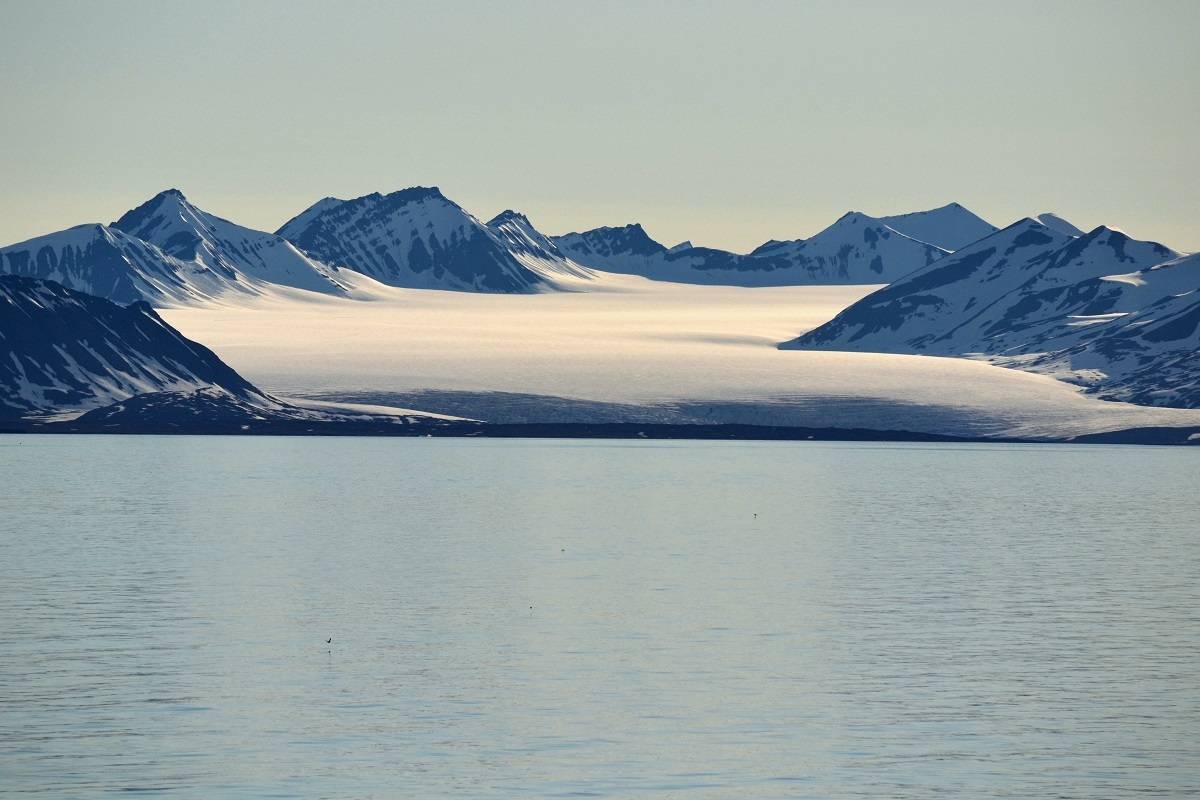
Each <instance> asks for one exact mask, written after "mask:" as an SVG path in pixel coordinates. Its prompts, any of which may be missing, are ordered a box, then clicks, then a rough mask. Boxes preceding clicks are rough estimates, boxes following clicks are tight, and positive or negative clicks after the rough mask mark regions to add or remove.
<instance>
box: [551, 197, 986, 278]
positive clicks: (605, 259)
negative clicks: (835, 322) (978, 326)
mask: <svg viewBox="0 0 1200 800" xmlns="http://www.w3.org/2000/svg"><path fill="white" fill-rule="evenodd" d="M922 214H931V215H933V216H932V217H930V218H928V219H925V218H920V217H921V215H922ZM906 216H908V217H912V218H913V225H914V226H915V227H922V228H926V229H928V230H930V231H931V232H935V233H936V232H938V231H936V230H935V228H939V227H940V233H939V235H940V236H942V237H943V238H946V237H949V238H952V239H954V241H957V238H955V235H956V234H957V235H958V236H960V237H961V236H965V235H967V234H966V233H965V231H967V230H968V229H969V228H970V227H971V224H972V223H971V220H972V219H974V220H978V222H979V223H981V224H982V226H986V228H987V229H988V230H989V232H990V230H992V228H991V226H990V225H988V224H987V223H986V222H983V221H982V220H979V219H978V217H975V216H974V215H973V214H971V212H969V211H967V210H966V209H964V208H962V207H961V206H955V207H954V208H951V206H947V207H946V208H945V209H938V210H936V211H933V212H920V213H919V214H913V215H906ZM918 218H920V219H918ZM981 229H982V228H981ZM553 241H554V243H555V244H557V245H558V247H559V248H560V249H561V250H562V251H563V252H564V253H566V254H567V255H568V256H570V257H571V258H572V259H574V260H575V261H578V262H579V263H581V264H586V265H587V266H589V267H593V268H595V269H601V270H606V271H608V272H622V273H628V274H633V275H643V276H645V277H647V278H653V279H655V280H662V281H678V282H681V283H710V284H724V285H733V286H790V285H801V284H830V283H839V284H853V283H887V282H888V281H891V280H894V279H896V278H898V277H900V276H901V275H905V274H907V273H909V272H912V271H913V270H914V269H917V268H919V267H923V266H925V265H926V264H929V263H931V262H933V261H935V260H937V259H939V258H941V257H942V256H944V255H946V253H947V252H948V250H947V249H944V248H941V247H937V246H934V245H932V244H929V243H927V242H925V241H920V240H918V239H916V238H914V237H912V236H909V235H907V234H904V233H901V232H900V231H899V230H896V229H895V228H892V227H891V226H889V225H887V224H885V223H884V222H883V220H881V219H877V218H875V217H869V216H867V215H866V214H861V213H858V212H851V213H849V214H846V215H845V216H843V217H842V218H841V219H839V220H838V221H837V222H835V223H834V224H833V225H831V226H830V227H828V228H826V229H825V230H823V231H821V232H820V233H818V234H817V235H815V236H813V237H811V238H809V239H796V240H793V241H776V240H772V241H770V242H767V243H766V244H764V245H762V246H761V247H758V248H757V249H755V250H754V251H753V252H752V253H750V254H749V255H740V254H737V253H730V252H728V251H725V250H717V249H714V248H709V247H694V246H692V244H691V242H682V243H680V244H678V245H676V246H674V247H671V248H667V247H666V246H664V245H663V244H661V243H659V242H656V241H655V240H654V239H651V238H650V236H649V235H648V234H647V233H646V231H645V229H643V228H642V226H641V225H637V224H633V225H625V226H623V227H618V228H609V227H605V228H595V229H593V230H589V231H583V232H579V233H567V234H563V235H562V236H555V237H553Z"/></svg>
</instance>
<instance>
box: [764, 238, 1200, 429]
mask: <svg viewBox="0 0 1200 800" xmlns="http://www.w3.org/2000/svg"><path fill="white" fill-rule="evenodd" d="M1076 231H1078V228H1075V227H1074V226H1072V225H1070V223H1068V222H1066V221H1065V220H1062V219H1060V218H1057V217H1054V216H1052V215H1041V216H1040V217H1039V218H1037V219H1032V218H1028V219H1024V220H1021V221H1019V222H1016V223H1014V224H1013V225H1010V226H1009V227H1007V228H1005V229H1004V230H1002V231H998V232H996V233H993V234H991V235H990V236H986V237H984V238H983V239H980V240H979V241H977V242H974V243H972V244H970V245H968V246H967V247H964V248H962V249H960V250H958V251H956V252H955V253H954V254H953V255H950V256H948V257H946V258H944V259H942V260H940V261H937V262H935V263H933V264H931V265H930V266H928V267H925V268H923V269H920V270H917V271H916V272H914V273H912V274H910V275H907V276H905V277H904V278H902V279H900V280H898V281H896V282H894V283H892V284H891V285H889V286H887V287H885V288H883V289H880V290H879V291H877V292H875V293H873V294H871V295H868V296H867V297H865V298H863V299H862V300H860V301H859V302H857V303H855V304H854V305H851V306H850V307H849V308H846V309H845V310H844V311H842V312H841V313H840V314H838V315H837V316H836V317H835V318H834V319H832V320H831V321H829V322H828V323H826V324H824V325H822V326H820V327H818V328H816V329H814V330H812V331H809V332H808V333H806V334H804V335H803V336H800V337H799V338H797V339H795V340H793V341H790V342H787V343H785V344H783V345H781V346H782V347H783V348H785V349H788V348H794V349H822V350H864V351H873V352H886V353H921V354H929V355H954V356H963V355H979V356H985V357H988V358H989V359H990V360H992V361H994V362H996V363H1000V364H1002V365H1005V366H1013V367H1019V368H1024V369H1035V370H1038V371H1045V372H1050V373H1053V374H1055V375H1057V376H1058V377H1062V378H1065V379H1068V380H1072V381H1074V382H1077V383H1081V384H1083V385H1084V386H1087V387H1088V388H1090V389H1092V390H1093V391H1096V392H1098V393H1099V394H1101V396H1103V397H1108V398H1113V399H1124V400H1132V401H1135V402H1140V403H1148V404H1155V405H1176V406H1188V407H1196V406H1200V331H1198V328H1200V291H1197V290H1198V289H1200V258H1198V257H1197V256H1188V257H1183V256H1181V255H1180V254H1179V253H1177V252H1175V251H1173V250H1171V249H1170V248H1168V247H1166V246H1164V245H1161V244H1158V243H1157V242H1144V241H1138V240H1136V239H1131V238H1130V237H1129V236H1127V235H1126V234H1124V233H1122V232H1120V231H1116V230H1113V229H1111V228H1107V227H1103V226H1102V227H1098V228H1096V229H1094V230H1092V231H1090V232H1088V233H1085V234H1084V233H1075V232H1076Z"/></svg>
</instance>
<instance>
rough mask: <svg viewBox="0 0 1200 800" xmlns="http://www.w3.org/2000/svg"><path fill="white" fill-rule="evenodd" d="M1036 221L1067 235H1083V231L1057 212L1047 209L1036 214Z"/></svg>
mask: <svg viewBox="0 0 1200 800" xmlns="http://www.w3.org/2000/svg"><path fill="white" fill-rule="evenodd" d="M1036 219H1037V221H1038V222H1040V223H1042V224H1043V225H1045V226H1046V227H1047V228H1053V229H1054V230H1056V231H1058V232H1059V233H1065V234H1066V235H1067V236H1083V231H1082V230H1080V229H1079V228H1077V227H1075V226H1074V225H1072V224H1071V223H1070V222H1067V221H1066V220H1065V219H1063V218H1062V217H1060V216H1059V215H1058V214H1053V213H1051V212H1049V211H1046V212H1044V213H1041V214H1038V215H1037V218H1036Z"/></svg>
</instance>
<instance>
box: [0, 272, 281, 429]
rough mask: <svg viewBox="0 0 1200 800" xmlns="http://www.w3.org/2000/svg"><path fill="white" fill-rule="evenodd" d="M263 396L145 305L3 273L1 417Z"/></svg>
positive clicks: (258, 399)
mask: <svg viewBox="0 0 1200 800" xmlns="http://www.w3.org/2000/svg"><path fill="white" fill-rule="evenodd" d="M201 388H205V389H214V390H216V391H219V392H221V393H223V394H228V395H229V396H232V397H237V398H239V399H241V400H244V401H247V402H256V403H260V402H265V398H264V396H263V395H262V394H261V393H260V392H259V391H258V390H257V389H256V388H255V387H254V386H252V385H251V384H250V383H248V382H247V381H246V380H245V379H243V378H242V377H241V376H240V375H238V374H237V373H236V372H234V371H233V370H232V369H230V368H229V367H228V366H226V365H225V364H224V363H223V362H222V361H221V360H220V359H219V358H217V357H216V355H214V354H213V353H212V351H210V350H208V349H207V348H205V347H202V346H201V345H199V344H196V343H195V342H193V341H190V340H188V339H185V338H184V337H183V336H182V335H181V334H180V333H179V332H178V331H176V330H175V329H174V328H172V327H171V326H169V325H167V324H166V323H165V322H163V320H162V319H161V318H160V317H159V316H158V315H157V314H156V313H155V312H154V310H153V309H151V308H150V306H149V305H147V304H146V303H143V302H138V303H134V304H133V305H130V306H128V307H122V306H119V305H117V304H116V303H112V302H110V301H108V300H105V299H102V298H99V297H93V296H91V295H87V294H83V293H81V292H76V291H72V290H70V289H67V288H65V287H63V286H62V285H60V284H58V283H55V282H53V281H41V280H35V279H31V278H24V277H18V276H12V275H5V276H0V415H2V416H6V417H16V416H22V415H25V414H30V413H38V412H48V411H65V410H79V409H86V408H91V407H95V406H101V405H105V404H108V403H112V402H114V401H118V400H123V399H126V398H129V397H132V396H134V395H138V394H142V393H145V392H158V391H165V390H169V391H184V392H187V391H195V390H198V389H201Z"/></svg>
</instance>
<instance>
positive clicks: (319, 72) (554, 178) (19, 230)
mask: <svg viewBox="0 0 1200 800" xmlns="http://www.w3.org/2000/svg"><path fill="white" fill-rule="evenodd" d="M0 19H3V21H4V24H3V26H0V108H2V109H3V119H4V124H3V126H2V127H0V145H2V146H0V243H4V244H6V243H11V242H16V241H20V240H24V239H27V238H30V237H32V236H36V235H40V234H43V233H49V232H51V231H54V230H58V229H61V228H65V227H68V226H71V225H75V224H80V223H84V222H108V221H111V220H113V219H116V218H117V217H118V216H120V214H121V213H123V212H124V211H125V210H127V209H129V208H132V207H133V206H135V205H137V204H138V203H140V202H142V201H143V200H145V199H147V198H149V197H150V196H152V195H153V194H155V193H157V192H158V191H160V190H162V189H165V188H168V187H177V188H179V189H182V190H183V191H184V193H185V194H187V195H188V197H189V198H190V199H191V200H192V201H193V202H195V203H196V204H197V205H199V206H200V207H202V208H204V209H205V210H207V211H210V212H212V213H215V214H218V215H220V216H223V217H226V218H229V219H233V220H235V221H237V222H239V223H241V224H244V225H249V226H251V227H255V228H260V229H266V230H274V229H276V228H277V227H279V226H280V225H281V224H282V223H283V222H285V221H286V220H287V219H288V218H290V217H291V216H293V215H295V214H296V213H298V212H299V211H301V210H303V209H304V208H305V207H306V206H308V205H310V204H311V203H312V202H314V201H316V200H317V199H319V198H321V197H325V196H329V195H332V196H336V197H344V198H345V197H355V196H358V195H362V194H367V193H369V192H372V191H381V192H387V191H391V190H395V189H399V188H403V187H407V186H414V185H424V186H429V185H435V186H439V187H440V188H441V189H442V191H443V192H444V193H445V194H446V195H447V196H449V197H450V198H451V199H453V200H455V201H456V202H458V203H459V204H460V205H462V206H463V207H465V208H466V209H467V210H469V211H471V212H472V213H473V214H475V215H476V216H477V217H480V218H482V219H488V218H490V217H491V216H492V215H493V214H495V213H497V212H499V211H501V210H503V209H505V208H515V209H518V210H521V211H524V212H525V213H526V214H528V215H529V216H530V218H531V219H532V221H533V222H534V224H535V225H536V226H537V227H538V228H539V229H541V230H543V231H544V232H546V233H564V232H566V231H569V230H582V229H586V228H591V227H595V226H598V225H618V224H624V223H627V222H634V221H637V222H641V223H642V224H643V225H644V226H645V227H646V229H647V231H648V232H649V233H650V234H651V235H652V236H654V237H655V238H657V239H659V240H662V241H663V242H665V243H667V244H673V243H675V242H677V241H680V240H683V239H690V240H691V241H693V242H694V243H695V244H703V245H708V246H714V247H724V248H729V249H733V250H738V251H746V250H749V249H751V248H753V247H754V246H756V245H758V244H760V243H762V242H763V241H766V240H767V239H772V238H775V239H783V238H788V239H791V238H797V237H802V236H808V235H811V234H813V233H815V232H817V231H818V230H820V229H822V228H824V227H825V226H826V225H828V224H830V223H832V222H833V221H834V220H835V219H836V218H837V217H839V216H840V215H841V214H843V213H844V212H846V211H848V210H858V211H864V212H866V213H869V214H875V215H883V214H893V213H900V212H905V211H912V210H917V209H924V208H931V207H936V206H940V205H943V204H945V203H947V202H950V201H957V202H960V203H962V204H964V205H966V206H967V207H968V208H971V209H972V210H974V211H975V212H977V213H979V214H981V215H982V216H984V217H985V218H987V219H988V220H989V221H991V222H993V223H995V224H999V225H1004V224H1007V223H1009V222H1012V221H1013V220H1016V219H1018V218H1020V217H1023V216H1028V215H1033V214H1037V213H1040V212H1044V211H1054V212H1056V213H1058V214H1060V215H1062V216H1064V217H1066V218H1067V219H1069V220H1071V221H1072V222H1074V223H1075V224H1076V225H1078V226H1079V227H1081V228H1084V229H1085V230H1086V229H1090V228H1092V227H1095V226H1096V225H1100V224H1107V225H1111V226H1113V227H1118V228H1121V229H1122V230H1125V231H1127V232H1128V233H1130V234H1131V235H1133V236H1136V237H1138V238H1146V239H1154V240H1156V241H1161V242H1163V243H1165V244H1167V245H1170V246H1172V247H1175V248H1176V249H1180V250H1185V251H1196V250H1200V147H1198V146H1197V137H1198V132H1200V47H1197V46H1196V42H1195V38H1194V37H1195V32H1196V31H1197V30H1200V2H1195V1H1194V0H1182V1H1178V0H1157V1H1156V2H1149V3H1146V2H1136V3H1135V2H1104V1H1103V0H1093V1H1092V2H1044V1H1043V2H1005V3H988V4H983V3H960V2H916V1H913V0H910V2H904V3H901V2H845V1H842V2H808V3H801V2H779V3H776V2H726V3H710V2H653V3H626V2H616V1H615V0H605V2H598V1H597V2H587V3H583V2H564V1H561V0H560V2H521V1H520V0H505V2H500V3H493V2H488V3H484V2H447V3H430V2H421V3H403V2H339V3H329V2H302V1H301V0H290V1H289V2H275V0H256V2H250V3H241V2H223V1H218V0H208V1H207V2H202V3H186V4H185V3H182V2H121V1H120V0H109V2H103V3H93V2H69V3H68V2H55V1H54V0H39V2H37V3H30V2H26V1H25V0H0Z"/></svg>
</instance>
